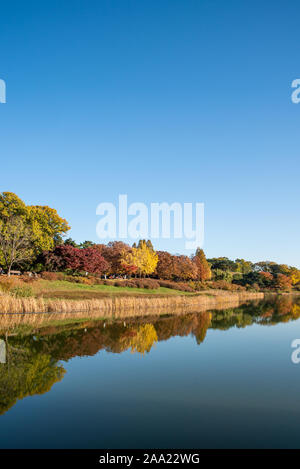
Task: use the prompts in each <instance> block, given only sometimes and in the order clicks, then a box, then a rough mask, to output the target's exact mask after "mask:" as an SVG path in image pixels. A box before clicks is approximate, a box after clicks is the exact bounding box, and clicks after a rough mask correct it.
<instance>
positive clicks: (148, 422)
mask: <svg viewBox="0 0 300 469" xmlns="http://www.w3.org/2000/svg"><path fill="white" fill-rule="evenodd" d="M297 338H299V339H300V301H299V300H295V299H294V300H292V299H291V297H288V296H282V297H279V299H278V300H275V299H272V298H271V299H270V300H268V301H261V302H256V303H249V304H247V305H244V306H241V307H239V308H236V309H230V310H224V311H215V312H214V311H211V312H204V313H196V312H195V313H189V314H182V315H176V316H171V315H169V316H160V317H155V316H153V317H147V318H138V319H136V320H134V319H130V320H128V321H125V322H124V321H122V322H112V321H110V322H105V321H98V322H97V321H86V322H78V323H72V324H64V325H61V326H57V325H55V326H54V325H53V326H47V327H45V328H42V329H40V330H30V328H28V330H26V329H25V330H23V331H20V332H19V333H17V334H16V335H12V334H11V333H9V334H7V336H6V335H4V334H3V335H0V447H1V448H149V449H150V448H198V449H200V448H299V447H300V437H299V428H300V363H299V364H295V363H293V361H292V358H291V357H292V353H293V351H294V350H295V349H293V348H292V347H291V343H292V341H293V340H294V339H297ZM299 356H300V354H299Z"/></svg>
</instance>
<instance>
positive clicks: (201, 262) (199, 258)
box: [193, 248, 211, 282]
mask: <svg viewBox="0 0 300 469" xmlns="http://www.w3.org/2000/svg"><path fill="white" fill-rule="evenodd" d="M193 262H194V264H195V265H196V267H197V279H198V280H200V281H201V282H203V281H205V280H209V279H210V278H211V270H210V267H209V264H208V262H207V260H206V257H205V254H204V251H203V249H200V248H198V249H197V250H196V254H195V255H194V257H193Z"/></svg>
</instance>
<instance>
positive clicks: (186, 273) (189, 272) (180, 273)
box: [173, 255, 198, 280]
mask: <svg viewBox="0 0 300 469" xmlns="http://www.w3.org/2000/svg"><path fill="white" fill-rule="evenodd" d="M173 269H174V279H175V280H195V279H196V278H197V273H198V270H197V266H196V265H195V264H194V263H193V261H192V260H191V259H190V258H189V257H188V256H183V255H182V256H173Z"/></svg>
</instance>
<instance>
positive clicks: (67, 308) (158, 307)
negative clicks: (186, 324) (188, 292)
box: [0, 292, 264, 331]
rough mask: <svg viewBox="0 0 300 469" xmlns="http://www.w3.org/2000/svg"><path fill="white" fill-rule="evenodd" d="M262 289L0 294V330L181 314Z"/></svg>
mask: <svg viewBox="0 0 300 469" xmlns="http://www.w3.org/2000/svg"><path fill="white" fill-rule="evenodd" d="M263 297H264V295H263V293H251V292H235V293H231V292H223V293H222V294H221V293H220V292H218V293H216V294H213V295H207V294H203V295H195V296H166V297H159V298H156V297H147V298H144V297H137V296H132V297H130V296H126V297H125V296H124V297H105V298H101V299H87V300H63V299H55V300H46V299H43V298H34V297H31V298H15V297H13V296H11V295H9V294H3V295H1V296H0V331H1V330H2V331H3V330H6V329H7V328H11V327H16V326H20V325H26V324H28V325H31V326H35V327H39V326H41V325H43V324H50V323H52V322H53V321H68V320H69V321H73V320H80V319H100V318H102V319H120V318H130V317H138V316H150V315H161V314H181V313H186V312H189V311H197V312H201V311H206V310H210V309H223V308H228V307H233V308H234V307H238V306H239V305H240V304H241V303H243V302H246V301H248V300H256V299H257V300H260V299H263Z"/></svg>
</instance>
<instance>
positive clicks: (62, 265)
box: [39, 245, 109, 275]
mask: <svg viewBox="0 0 300 469" xmlns="http://www.w3.org/2000/svg"><path fill="white" fill-rule="evenodd" d="M39 260H40V262H41V263H43V264H44V265H45V267H46V268H47V269H48V270H52V271H65V270H71V271H73V272H82V271H85V272H89V273H94V274H100V275H101V274H102V273H103V272H106V271H107V270H108V268H109V264H108V262H107V261H106V260H105V259H104V257H103V256H102V255H101V252H100V250H99V249H97V247H90V248H86V249H79V248H74V247H73V246H71V245H60V246H56V248H55V249H54V250H53V251H45V252H43V254H42V255H41V256H40V257H39Z"/></svg>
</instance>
